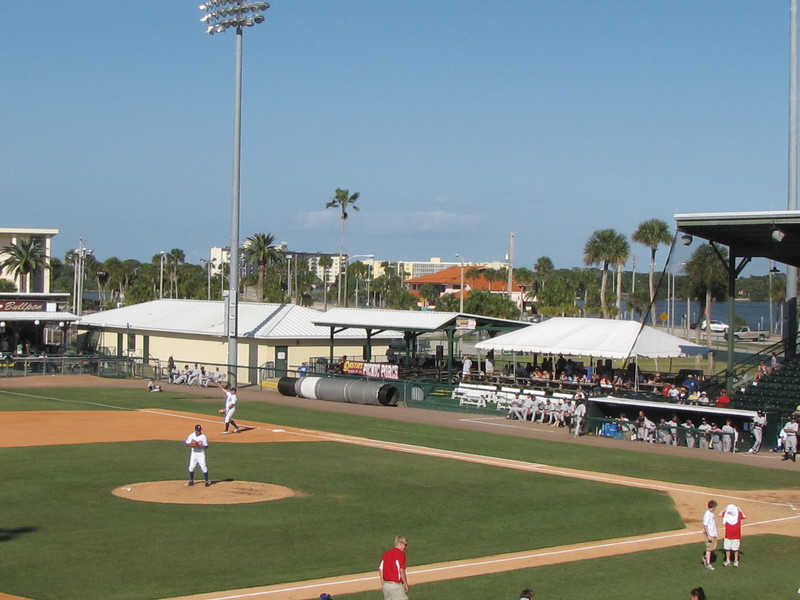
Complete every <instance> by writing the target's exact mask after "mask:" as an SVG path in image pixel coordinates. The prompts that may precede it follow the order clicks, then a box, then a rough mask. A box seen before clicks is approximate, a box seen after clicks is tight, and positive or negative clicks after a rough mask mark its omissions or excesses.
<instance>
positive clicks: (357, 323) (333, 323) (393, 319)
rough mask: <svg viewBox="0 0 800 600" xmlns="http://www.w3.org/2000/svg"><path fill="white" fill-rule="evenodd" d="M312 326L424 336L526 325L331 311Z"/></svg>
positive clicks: (444, 315) (454, 316)
mask: <svg viewBox="0 0 800 600" xmlns="http://www.w3.org/2000/svg"><path fill="white" fill-rule="evenodd" d="M314 325H320V326H323V327H333V328H335V329H337V330H339V331H342V330H344V329H349V328H351V327H358V328H361V329H368V330H392V331H403V332H406V331H408V332H413V333H428V332H431V331H440V330H444V329H449V328H456V329H509V330H510V329H519V328H520V327H525V326H526V325H528V323H525V322H523V321H513V320H510V319H496V318H494V317H485V316H481V315H470V314H465V313H457V312H434V311H418V310H380V309H372V308H334V309H331V310H329V311H328V312H326V313H322V314H321V315H320V316H319V317H318V318H316V319H314Z"/></svg>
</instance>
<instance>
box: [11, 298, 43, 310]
mask: <svg viewBox="0 0 800 600" xmlns="http://www.w3.org/2000/svg"><path fill="white" fill-rule="evenodd" d="M46 310H47V302H46V301H44V300H0V311H2V312H44V311H46Z"/></svg>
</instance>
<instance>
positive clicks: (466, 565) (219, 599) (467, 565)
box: [214, 516, 800, 600]
mask: <svg viewBox="0 0 800 600" xmlns="http://www.w3.org/2000/svg"><path fill="white" fill-rule="evenodd" d="M799 518H800V516H795V517H782V518H779V519H769V520H767V521H756V522H753V523H747V524H743V526H744V527H756V526H758V525H769V524H772V523H780V522H782V521H790V520H794V519H799ZM699 533H700V531H680V532H675V533H667V534H662V535H653V536H650V537H645V538H636V539H631V540H619V541H612V542H604V543H599V544H589V545H582V546H576V547H573V548H565V549H562V550H541V551H535V552H530V553H528V554H522V555H518V556H509V557H505V558H496V559H491V560H474V561H470V562H459V563H458V564H454V565H445V566H441V567H429V568H424V567H423V568H416V569H414V568H411V569H408V573H409V575H422V574H427V573H442V572H446V571H458V570H461V569H472V568H474V567H481V566H489V565H499V564H506V563H514V562H520V561H526V560H531V559H535V558H545V557H548V556H560V555H566V554H573V553H577V552H586V551H589V550H602V549H606V548H615V547H621V546H627V545H631V544H641V543H646V542H656V541H661V540H668V539H676V538H681V537H687V536H693V537H695V536H698V535H699ZM645 551H646V550H642V552H645ZM600 558H602V557H600ZM587 560H594V559H593V558H589V559H587ZM531 568H536V567H531ZM365 581H377V575H375V576H370V577H353V578H351V579H338V580H336V581H321V582H318V583H312V584H308V585H296V586H289V587H282V588H280V589H275V590H262V591H253V592H245V593H239V594H232V595H227V596H214V600H236V599H237V598H257V597H267V596H272V595H274V594H285V593H287V592H302V591H310V590H315V589H317V590H318V589H323V588H324V589H328V590H335V589H336V587H337V586H342V585H350V584H353V583H363V582H365Z"/></svg>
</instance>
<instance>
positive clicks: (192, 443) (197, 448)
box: [185, 425, 211, 487]
mask: <svg viewBox="0 0 800 600" xmlns="http://www.w3.org/2000/svg"><path fill="white" fill-rule="evenodd" d="M185 443H186V445H187V446H189V448H191V450H190V451H189V483H187V484H186V485H189V486H191V485H194V469H195V467H198V466H199V467H200V470H201V471H202V472H203V479H205V482H206V487H208V486H210V485H211V482H210V481H209V480H208V466H207V465H206V448H208V438H207V437H206V436H205V434H204V433H203V427H202V426H201V425H195V426H194V431H193V432H192V433H190V434H189V437H187V438H186V442H185Z"/></svg>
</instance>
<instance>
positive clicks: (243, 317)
mask: <svg viewBox="0 0 800 600" xmlns="http://www.w3.org/2000/svg"><path fill="white" fill-rule="evenodd" d="M322 314H323V313H321V312H319V311H317V310H314V309H312V308H305V307H302V306H296V305H294V304H268V303H258V302H241V303H239V336H240V337H245V338H271V339H323V338H324V339H329V338H330V330H329V329H328V328H327V327H321V326H317V325H315V324H314V321H315V320H317V319H318V318H319V317H320V315H322ZM78 325H79V326H87V327H88V326H94V327H101V328H103V329H128V328H130V329H136V330H140V331H153V332H163V333H183V334H196V335H212V336H214V335H218V336H222V335H225V304H224V303H223V302H221V301H207V300H153V301H152V302H144V303H142V304H134V305H131V306H123V307H121V308H115V309H112V310H107V311H103V312H98V313H93V314H91V315H84V316H83V317H81V319H80V321H78ZM397 335H398V334H397V332H385V333H382V334H379V335H377V336H373V337H382V338H391V337H396V336H397ZM337 337H339V338H341V337H343V338H353V339H359V338H366V332H365V331H364V330H363V329H350V330H348V331H343V332H341V333H339V334H337Z"/></svg>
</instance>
